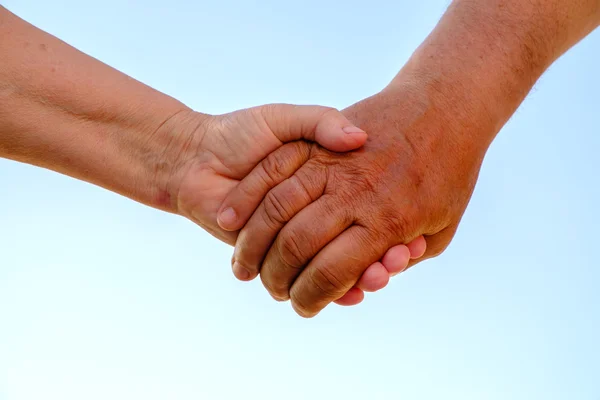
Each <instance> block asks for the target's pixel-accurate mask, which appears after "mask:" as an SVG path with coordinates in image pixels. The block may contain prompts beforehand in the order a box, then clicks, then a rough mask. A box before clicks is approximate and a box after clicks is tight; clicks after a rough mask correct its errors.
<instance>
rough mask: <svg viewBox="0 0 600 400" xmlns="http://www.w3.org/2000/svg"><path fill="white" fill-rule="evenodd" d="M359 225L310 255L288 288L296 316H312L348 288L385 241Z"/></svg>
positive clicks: (381, 250) (381, 251) (383, 248)
mask: <svg viewBox="0 0 600 400" xmlns="http://www.w3.org/2000/svg"><path fill="white" fill-rule="evenodd" d="M381 239H382V238H380V237H377V235H376V234H375V233H372V232H370V231H369V230H368V229H367V228H364V227H362V226H358V225H355V226H352V227H350V228H349V229H347V230H346V231H345V232H344V233H342V234H341V235H339V236H338V237H336V238H335V239H334V240H333V241H332V242H331V243H329V244H328V245H327V246H326V247H325V248H324V249H323V250H321V251H320V252H319V254H317V255H316V257H314V258H313V260H312V261H311V262H310V264H309V265H308V266H307V267H306V268H305V269H304V270H303V271H302V273H301V274H300V276H298V278H297V279H296V281H295V282H294V284H293V286H292V288H291V290H290V298H291V300H292V306H293V307H294V310H296V312H297V313H298V315H300V316H303V317H307V318H309V317H313V316H315V315H317V314H318V313H319V312H320V311H321V310H322V309H323V308H325V307H326V306H327V305H328V304H329V303H331V302H332V301H335V300H337V299H340V298H341V297H342V296H343V295H344V294H345V293H346V292H348V290H350V288H352V287H353V286H354V285H355V284H356V282H357V281H358V279H359V277H360V276H362V274H363V272H364V271H365V270H366V269H367V267H368V266H369V265H371V264H372V263H374V262H375V261H377V260H379V259H381V257H382V256H383V254H384V253H385V251H386V250H387V248H388V246H389V244H388V243H387V242H386V241H385V240H381Z"/></svg>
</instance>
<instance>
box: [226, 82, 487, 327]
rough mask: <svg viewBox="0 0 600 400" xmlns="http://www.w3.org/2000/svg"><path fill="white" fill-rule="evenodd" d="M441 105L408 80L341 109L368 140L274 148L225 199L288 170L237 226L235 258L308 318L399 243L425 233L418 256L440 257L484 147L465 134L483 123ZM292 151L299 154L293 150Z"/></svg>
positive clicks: (464, 204)
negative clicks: (263, 172) (342, 145)
mask: <svg viewBox="0 0 600 400" xmlns="http://www.w3.org/2000/svg"><path fill="white" fill-rule="evenodd" d="M443 107H444V104H443V102H442V101H441V100H439V99H437V98H436V97H435V96H434V95H432V94H431V93H427V92H425V93H423V92H422V91H417V90H413V89H412V88H411V86H410V85H408V84H406V85H404V86H403V87H401V88H397V89H394V90H385V91H383V92H381V93H379V94H377V95H375V96H373V97H371V98H368V99H366V100H364V101H361V102H359V103H357V104H355V105H353V106H352V107H350V108H348V109H347V110H345V111H344V114H345V115H346V116H347V117H348V118H349V119H350V120H351V121H352V122H353V123H355V124H357V125H358V126H361V127H363V128H364V129H365V130H366V131H367V132H369V138H368V140H367V143H366V145H365V146H364V147H363V148H361V149H359V150H357V151H354V152H350V153H345V154H337V153H332V152H330V151H327V150H325V149H323V148H321V147H319V146H318V145H312V144H303V145H298V144H292V145H287V147H286V146H284V147H283V148H282V149H280V150H278V151H276V152H275V153H273V154H272V155H270V156H269V157H268V158H267V159H266V160H265V161H264V162H263V165H262V166H260V167H259V168H257V169H256V170H255V171H253V173H252V174H251V175H250V176H249V177H248V178H246V179H245V180H244V181H243V182H242V184H241V185H240V186H239V187H238V188H236V189H235V190H234V192H232V194H231V195H230V196H229V198H228V199H227V200H226V201H225V204H226V205H227V206H229V205H233V206H235V205H236V204H237V203H238V202H239V200H238V199H239V198H241V193H243V192H244V187H245V186H256V180H257V179H259V178H257V175H259V171H260V168H263V169H271V172H269V175H271V176H277V175H282V176H280V177H279V179H278V180H279V181H282V183H280V184H279V185H277V186H276V187H275V188H273V189H272V190H270V192H269V193H268V194H267V195H266V198H265V199H264V201H263V202H262V204H261V205H260V206H259V208H258V209H257V210H256V212H255V213H254V214H253V215H252V217H251V218H250V220H249V222H248V223H247V224H246V226H245V227H244V229H243V230H242V231H241V233H240V236H239V238H238V241H237V245H236V251H235V256H234V258H235V261H236V262H238V263H240V264H242V265H244V267H245V268H248V269H251V270H255V271H256V272H258V271H260V276H261V279H262V282H263V284H264V286H265V287H266V289H267V290H268V291H269V293H270V294H271V295H272V296H273V297H274V298H275V299H278V300H287V299H291V302H292V306H293V307H294V309H295V310H296V312H297V313H298V314H299V315H301V316H304V317H312V316H314V315H316V314H317V313H318V312H319V311H320V310H322V309H323V308H324V307H325V306H327V305H328V304H329V303H330V302H332V301H335V300H336V299H338V298H340V297H341V296H343V295H344V294H345V293H346V292H347V291H348V290H349V289H350V288H352V287H353V286H354V285H355V284H356V282H357V280H358V279H359V278H360V276H361V275H362V274H363V272H364V271H365V270H366V268H367V267H368V266H369V265H370V264H372V263H373V262H375V261H377V260H379V259H381V257H382V256H383V255H384V253H385V251H386V250H387V249H388V248H390V247H392V246H394V245H397V244H401V243H408V242H410V241H411V240H412V239H415V238H416V237H418V236H419V235H421V234H423V235H425V237H426V241H427V251H426V253H425V256H424V257H422V258H421V259H419V260H418V261H422V260H424V259H427V258H431V257H434V256H437V255H439V254H440V253H441V252H443V251H444V250H445V248H446V247H447V246H448V244H449V243H450V241H451V240H452V237H453V236H454V233H455V232H456V229H457V226H458V224H459V222H460V219H461V217H462V215H463V213H464V211H465V208H466V207H467V204H468V202H469V199H470V197H471V194H472V192H473V188H474V185H475V183H476V180H477V176H478V173H479V169H480V166H481V162H482V160H483V156H484V153H485V151H484V147H479V146H477V145H475V144H473V145H471V144H470V143H471V142H469V141H468V140H464V138H468V137H469V136H470V135H472V134H475V133H476V132H477V130H478V127H477V126H475V125H474V124H473V126H469V125H466V124H464V122H463V123H462V124H460V125H459V124H457V123H455V121H453V119H452V116H448V115H447V114H446V113H444V112H443V111H442V109H443ZM462 121H464V119H463V120H462ZM292 146H295V148H292ZM294 151H295V152H297V153H298V154H299V155H298V156H297V157H290V155H289V153H290V152H294ZM301 153H303V155H301ZM284 154H285V157H282V156H281V155H284ZM294 159H295V160H299V159H300V160H302V162H303V165H302V166H299V165H296V166H294V167H293V168H291V167H290V166H289V165H288V164H289V161H287V160H294ZM299 164H300V163H299ZM295 168H299V169H298V170H297V171H296V172H295V174H294V175H293V176H292V177H290V178H288V179H285V178H287V176H283V175H285V172H286V171H288V170H290V169H295ZM282 171H284V173H283V174H282ZM284 179H285V180H284ZM263 190H264V191H267V190H269V187H266V186H265V187H263ZM259 196H262V193H261V194H260V195H259ZM305 207H306V208H305ZM412 262H413V263H416V262H417V260H413V261H412Z"/></svg>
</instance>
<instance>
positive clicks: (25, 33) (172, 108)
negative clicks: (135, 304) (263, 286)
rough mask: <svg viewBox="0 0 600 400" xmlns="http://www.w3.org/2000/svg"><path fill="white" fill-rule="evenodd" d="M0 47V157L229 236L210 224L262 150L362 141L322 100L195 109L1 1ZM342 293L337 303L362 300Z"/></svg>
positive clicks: (374, 276)
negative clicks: (220, 110)
mask: <svg viewBox="0 0 600 400" xmlns="http://www.w3.org/2000/svg"><path fill="white" fill-rule="evenodd" d="M0 54H2V57H0V157H4V158H9V159H12V160H16V161H19V162H24V163H29V164H33V165H37V166H40V167H43V168H48V169H51V170H54V171H57V172H60V173H63V174H66V175H69V176H71V177H74V178H77V179H81V180H85V181H87V182H90V183H93V184H96V185H98V186H101V187H104V188H106V189H109V190H112V191H114V192H117V193H120V194H122V195H124V196H127V197H129V198H131V199H133V200H136V201H139V202H141V203H143V204H146V205H148V206H151V207H154V208H157V209H160V210H163V211H167V212H171V213H176V214H180V215H182V216H184V217H186V218H189V219H190V220H192V221H193V222H195V223H196V224H198V225H200V226H201V227H203V228H204V229H206V230H207V231H208V232H210V233H211V234H213V235H214V236H215V237H216V238H218V239H219V240H222V241H224V242H226V243H228V244H232V245H233V244H234V243H235V241H236V238H237V232H231V231H225V230H223V229H221V228H220V227H219V225H218V224H217V211H218V209H219V207H220V206H221V203H222V202H223V200H224V199H225V197H226V196H227V195H228V193H229V192H230V191H231V190H232V189H233V188H235V187H236V186H237V185H238V183H239V182H240V180H241V179H242V178H244V177H245V176H246V175H247V174H248V173H249V172H250V171H251V170H252V169H253V168H254V167H255V166H256V165H257V164H258V163H259V162H260V161H261V160H263V159H265V157H266V156H267V155H269V154H270V153H272V152H273V151H275V150H276V149H278V148H280V147H281V146H282V145H283V143H285V142H293V141H297V140H300V139H303V140H308V141H316V142H317V143H319V144H321V145H322V146H324V147H325V148H328V149H330V150H332V151H336V152H344V151H348V150H352V149H356V148H359V147H361V146H362V145H363V144H364V143H365V140H366V138H367V135H366V133H365V132H364V131H363V130H361V129H359V128H357V127H356V126H355V125H354V124H352V123H351V122H350V121H349V120H348V119H347V118H346V117H345V116H344V115H343V114H342V113H340V112H339V111H337V110H335V109H332V108H327V107H319V106H293V105H286V104H272V105H266V106H261V107H255V108H251V109H247V110H240V111H236V112H233V113H229V114H225V115H218V116H212V115H207V114H202V113H199V112H195V111H193V110H191V109H189V108H188V107H186V106H185V105H184V104H182V103H180V102H179V101H177V100H175V99H173V98H171V97H169V96H167V95H165V94H163V93H160V92H158V91H156V90H154V89H152V88H150V87H148V86H146V85H144V84H142V83H140V82H138V81H136V80H134V79H132V78H130V77H128V76H126V75H124V74H122V73H120V72H119V71H116V70H114V69H113V68H111V67H109V66H107V65H105V64H103V63H101V62H99V61H98V60H95V59H93V58H92V57H89V56H87V55H85V54H83V53H81V52H79V51H77V50H76V49H74V48H73V47H71V46H69V45H67V44H66V43H64V42H62V41H60V40H58V39H57V38H55V37H53V36H51V35H49V34H47V33H45V32H43V31H41V30H39V29H37V28H35V27H34V26H32V25H30V24H28V23H27V22H25V21H23V20H21V19H20V18H18V17H17V16H15V15H13V14H12V13H10V12H9V11H8V10H6V9H5V8H3V7H0ZM290 157H292V158H293V157H297V155H295V154H290ZM288 161H291V159H290V160H288ZM240 210H241V211H242V212H244V213H251V212H252V211H253V209H249V208H248V207H247V206H246V207H240ZM424 246H425V243H424V240H423V238H419V239H418V240H417V241H416V242H415V243H413V244H410V246H409V247H406V246H403V245H401V246H396V247H395V248H392V249H390V254H388V255H387V256H386V258H385V259H383V260H382V261H383V262H377V263H375V264H374V265H373V268H372V269H371V271H370V272H367V273H366V274H365V278H364V279H363V281H361V282H360V283H359V285H360V288H361V289H357V291H360V290H362V289H365V290H376V289H378V288H379V287H381V285H382V282H384V281H387V279H389V275H390V274H394V273H395V272H396V271H397V270H398V269H402V268H405V267H406V266H407V264H408V262H409V258H410V257H411V256H412V257H413V258H414V257H419V256H421V255H422V254H423V252H424V250H425V249H424ZM387 267H389V270H388V269H387ZM354 292H356V291H354ZM352 293H353V292H351V294H350V296H349V297H348V298H347V299H346V301H344V300H342V301H341V302H340V303H341V304H346V305H352V304H357V303H358V302H360V301H361V300H362V298H360V295H358V296H357V295H356V294H355V295H354V296H352ZM360 293H362V292H360Z"/></svg>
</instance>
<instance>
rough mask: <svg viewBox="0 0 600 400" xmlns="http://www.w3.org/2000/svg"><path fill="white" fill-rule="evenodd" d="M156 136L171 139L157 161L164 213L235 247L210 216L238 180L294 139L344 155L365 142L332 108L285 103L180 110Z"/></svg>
mask: <svg viewBox="0 0 600 400" xmlns="http://www.w3.org/2000/svg"><path fill="white" fill-rule="evenodd" d="M157 135H158V136H160V137H164V136H169V137H172V140H171V142H170V143H169V146H168V148H166V149H165V150H164V153H165V156H163V158H165V161H163V164H165V165H166V166H168V169H169V173H168V179H167V180H166V182H165V183H164V185H163V186H164V187H165V190H164V192H163V193H164V194H163V196H164V197H165V200H167V201H168V202H169V203H170V204H169V206H170V208H171V209H170V211H173V212H175V213H178V214H181V215H183V216H185V217H187V218H189V219H190V220H192V221H194V222H196V223H197V224H198V225H200V226H202V227H203V228H204V229H206V230H207V231H208V232H210V233H211V234H212V235H214V236H215V237H217V238H218V239H220V240H222V241H224V242H226V243H229V244H234V243H235V239H236V236H237V232H226V231H224V230H222V229H220V228H219V226H218V225H217V213H216V212H217V210H218V208H219V206H220V205H221V203H222V202H223V200H224V199H225V196H226V195H227V194H228V193H229V192H230V191H231V190H232V189H233V188H234V187H235V186H236V185H237V184H238V183H239V181H240V179H242V178H243V177H245V176H246V175H247V174H248V173H249V172H250V171H251V170H252V168H254V167H255V166H256V165H257V164H258V163H259V162H260V161H261V160H263V159H264V158H265V157H266V156H267V155H268V154H269V153H271V152H273V151H274V150H276V149H277V148H278V147H280V146H282V145H283V143H285V142H291V141H296V140H300V139H306V140H311V141H316V142H318V143H320V144H321V145H323V146H324V147H326V148H328V149H330V150H332V151H348V150H353V149H356V148H359V147H361V146H362V145H363V144H364V142H365V140H366V138H367V134H366V133H365V132H364V131H362V130H361V129H359V128H357V127H355V126H353V125H352V124H351V123H350V122H349V121H348V120H347V119H346V117H344V116H343V114H341V113H340V112H339V111H337V110H335V109H332V108H327V107H319V106H294V105H287V104H272V105H265V106H261V107H254V108H250V109H245V110H239V111H235V112H232V113H229V114H224V115H218V116H210V115H205V114H200V113H197V112H194V111H191V110H185V111H183V112H180V113H177V114H175V115H174V116H173V117H171V118H170V119H169V120H168V121H167V122H166V123H165V124H164V125H163V126H162V127H161V132H159V133H157ZM162 142H164V140H162ZM290 161H291V160H290ZM163 175H164V174H163ZM244 210H245V211H247V212H251V211H253V210H246V209H244Z"/></svg>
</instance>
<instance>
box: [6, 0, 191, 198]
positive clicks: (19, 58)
mask: <svg viewBox="0 0 600 400" xmlns="http://www.w3.org/2000/svg"><path fill="white" fill-rule="evenodd" d="M182 110H187V107H185V106H184V105H183V104H181V103H180V102H178V101H176V100H174V99H172V98H170V97H169V96H166V95H164V94H162V93H160V92H157V91H155V90H153V89H152V88H150V87H148V86H146V85H143V84H141V83H140V82H137V81H135V80H134V79H132V78H130V77H128V76H126V75H124V74H122V73H120V72H118V71H116V70H114V69H113V68H111V67H109V66H107V65H105V64H103V63H101V62H100V61H98V60H96V59H94V58H92V57H89V56H87V55H85V54H83V53H81V52H79V51H77V50H76V49H74V48H73V47H71V46H69V45H67V44H66V43H64V42H62V41H60V40H59V39H57V38H55V37H53V36H51V35H49V34H47V33H45V32H43V31H41V30H39V29H37V28H35V27H33V26H32V25H30V24H28V23H27V22H25V21H23V20H21V19H20V18H18V17H16V16H15V15H13V14H11V13H10V12H9V11H7V10H6V9H4V8H3V7H0V157H5V158H9V159H13V160H17V161H21V162H26V163H30V164H33V165H37V166H41V167H44V168H48V169H52V170H55V171H58V172H61V173H64V174H67V175H70V176H72V177H75V178H78V179H82V180H86V181H88V182H91V183H94V184H97V185H99V186H103V187H105V188H107V189H110V190H113V191H115V192H118V193H121V194H123V195H126V196H128V197H131V198H133V199H136V200H138V201H141V202H143V203H146V204H150V205H153V206H158V207H162V205H161V204H160V203H161V193H160V192H159V191H160V189H159V187H158V185H157V184H156V183H157V180H160V179H161V177H160V174H161V173H162V172H161V160H160V159H158V158H159V157H158V155H160V154H162V151H161V148H164V149H166V148H168V146H169V138H168V137H167V136H164V137H162V136H161V135H162V133H161V132H159V131H160V129H158V128H159V127H160V126H161V125H162V124H163V123H164V121H166V120H168V118H169V117H170V116H172V115H174V114H176V113H177V112H179V111H182ZM163 151H164V150H163Z"/></svg>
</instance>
